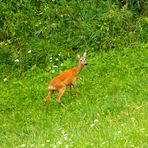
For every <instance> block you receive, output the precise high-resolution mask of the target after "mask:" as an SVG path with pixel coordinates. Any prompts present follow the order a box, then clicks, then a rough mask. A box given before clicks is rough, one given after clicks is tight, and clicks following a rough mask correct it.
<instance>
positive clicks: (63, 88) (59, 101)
mask: <svg viewBox="0 0 148 148" xmlns="http://www.w3.org/2000/svg"><path fill="white" fill-rule="evenodd" d="M65 90H66V87H65V86H64V87H62V88H60V89H59V90H58V96H57V102H58V103H60V104H61V105H62V106H64V104H63V103H62V102H61V97H62V96H63V94H64V92H65Z"/></svg>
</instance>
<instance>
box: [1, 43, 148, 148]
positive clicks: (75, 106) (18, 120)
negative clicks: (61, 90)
mask: <svg viewBox="0 0 148 148" xmlns="http://www.w3.org/2000/svg"><path fill="white" fill-rule="evenodd" d="M147 47H148V46H147V45H142V46H141V47H139V48H135V49H125V50H123V51H109V52H108V53H100V54H98V55H91V56H90V55H89V56H88V63H89V65H88V66H87V67H85V68H84V70H83V71H82V73H81V75H80V77H79V79H78V81H77V87H78V95H77V96H70V93H69V91H67V92H66V93H65V94H64V96H63V98H62V100H63V102H64V104H65V106H66V107H65V108H62V107H60V106H59V105H58V104H57V103H56V101H55V99H53V98H54V97H55V95H54V96H53V97H52V100H51V102H50V104H49V108H48V112H47V113H46V114H45V113H44V112H43V98H44V97H45V96H46V94H47V85H48V81H49V79H50V78H51V76H50V74H49V73H47V72H44V71H43V72H42V71H40V72H38V73H35V72H33V71H29V72H27V73H26V75H25V76H24V77H23V78H21V79H19V80H18V79H15V78H14V79H12V80H8V81H7V82H5V83H4V82H3V81H0V90H1V93H0V98H1V99H0V110H1V111H0V117H1V121H0V125H1V126H0V135H1V142H0V147H4V148H6V147H11V148H12V147H20V145H21V144H25V145H26V146H27V147H30V145H31V144H34V145H35V146H36V147H41V144H45V147H49V146H53V145H57V146H58V147H65V146H66V145H69V146H70V145H71V146H74V147H92V146H94V147H101V146H102V147H113V148H114V147H147V146H148V142H147V139H148V129H147V118H146V117H147V116H146V114H147V113H148V110H147V107H148V104H147V103H148V102H147V100H146V99H147V92H146V87H147V86H146V81H147V78H146V74H147V73H146V60H147V59H146V54H147V53H146V52H147V50H146V48H147ZM94 122H95V123H94ZM64 132H65V133H64ZM65 134H68V136H66V135H65ZM64 137H67V138H65V139H64ZM47 140H50V142H47ZM59 141H60V142H62V145H58V142H59Z"/></svg>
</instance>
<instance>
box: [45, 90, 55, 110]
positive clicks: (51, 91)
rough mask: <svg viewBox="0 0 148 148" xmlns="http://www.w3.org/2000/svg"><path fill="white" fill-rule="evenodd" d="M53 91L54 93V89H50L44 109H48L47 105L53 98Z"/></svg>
mask: <svg viewBox="0 0 148 148" xmlns="http://www.w3.org/2000/svg"><path fill="white" fill-rule="evenodd" d="M52 93H53V90H49V91H48V95H47V97H46V98H45V107H44V111H46V109H47V105H48V102H49V100H50V99H51V95H52Z"/></svg>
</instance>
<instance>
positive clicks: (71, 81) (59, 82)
mask: <svg viewBox="0 0 148 148" xmlns="http://www.w3.org/2000/svg"><path fill="white" fill-rule="evenodd" d="M77 58H78V60H79V63H78V65H77V66H76V67H74V68H71V69H69V70H67V71H65V72H63V73H62V74H60V75H58V76H56V77H54V78H53V79H52V80H51V81H50V83H49V86H48V96H47V97H46V99H45V108H44V111H46V108H47V105H48V102H49V100H50V98H51V95H52V93H53V91H57V92H58V96H57V102H58V103H60V104H61V105H63V104H62V103H61V97H62V95H63V94H64V92H65V90H66V87H67V86H73V87H74V88H75V82H76V80H77V77H78V75H79V73H80V71H81V70H82V68H83V67H84V65H87V63H86V60H85V58H86V52H84V54H83V56H80V55H77Z"/></svg>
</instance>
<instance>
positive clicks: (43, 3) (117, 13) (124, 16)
mask: <svg viewBox="0 0 148 148" xmlns="http://www.w3.org/2000/svg"><path fill="white" fill-rule="evenodd" d="M123 2H124V4H123ZM120 3H121V4H122V7H120ZM145 4H146V2H145V1H144V0H142V1H134V0H130V1H126V0H125V1H117V0H116V1H113V0H109V1H105V0H101V1H97V0H94V1H92V0H88V1H87V2H86V1H83V0H78V1H74V0H52V1H47V0H31V1H28V0H18V1H14V0H4V1H1V3H0V7H1V8H2V9H0V14H1V17H0V23H1V28H0V40H1V41H2V42H1V48H2V52H3V51H4V50H5V53H6V52H7V55H9V57H8V59H9V60H8V61H7V62H6V57H5V58H1V63H4V64H7V65H8V66H9V65H11V67H12V69H13V70H14V69H18V71H19V73H23V72H24V71H26V70H27V69H29V68H31V67H33V66H34V65H36V66H39V67H42V68H44V67H46V65H47V64H48V63H49V61H50V60H49V58H50V57H53V56H54V57H58V54H59V52H61V53H62V56H63V58H62V59H61V60H64V59H66V57H68V56H72V55H73V53H75V54H76V53H77V52H78V51H81V50H82V51H83V50H86V51H89V52H91V51H92V52H93V51H99V50H105V51H107V50H109V49H114V48H116V49H122V47H123V46H124V47H127V46H131V47H134V46H136V44H137V43H139V42H147V32H148V31H147V28H148V27H147V17H146V16H145V15H143V16H141V15H142V14H144V11H146V9H143V8H145V7H146V6H145ZM126 5H128V7H126ZM133 8H135V11H136V10H137V9H138V10H139V9H140V10H141V9H142V10H143V12H141V13H140V14H139V15H136V16H135V11H134V12H133V11H132V10H133ZM138 10H137V11H138ZM30 50H31V51H32V54H27V52H28V51H30ZM2 52H0V54H1V56H4V55H3V53H2ZM16 59H19V60H20V65H21V66H19V67H18V66H16V64H14V61H15V60H16ZM61 62H62V61H61ZM56 63H57V62H56V61H55V62H54V63H53V64H56ZM14 65H15V66H14ZM9 69H11V68H10V67H9Z"/></svg>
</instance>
